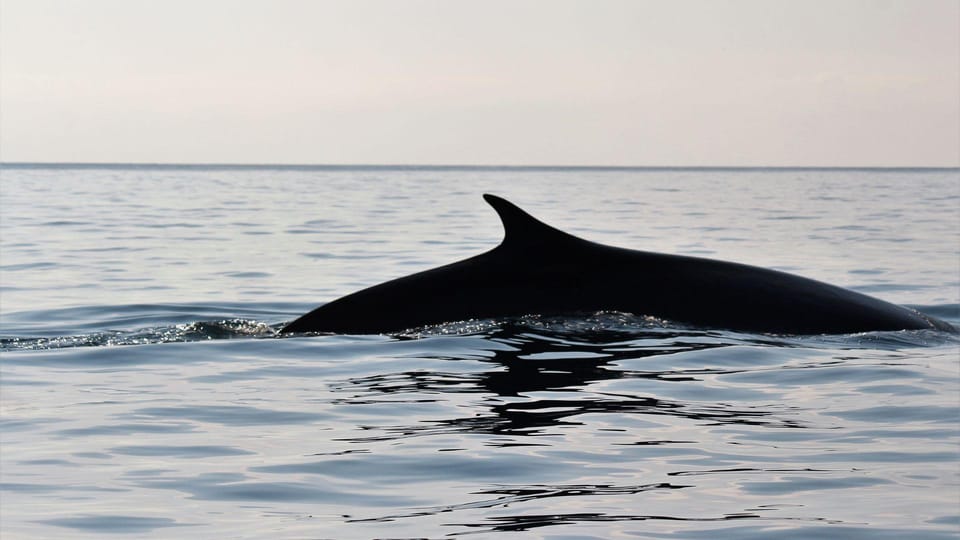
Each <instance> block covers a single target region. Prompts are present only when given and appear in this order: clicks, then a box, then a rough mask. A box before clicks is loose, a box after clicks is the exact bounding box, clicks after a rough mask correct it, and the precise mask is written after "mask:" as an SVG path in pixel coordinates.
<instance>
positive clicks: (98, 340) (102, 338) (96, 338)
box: [0, 319, 279, 351]
mask: <svg viewBox="0 0 960 540" xmlns="http://www.w3.org/2000/svg"><path fill="white" fill-rule="evenodd" d="M278 329H279V328H277V327H275V326H271V325H268V324H266V323H263V322H260V321H254V320H249V319H224V320H218V321H198V322H192V323H185V324H176V325H172V326H161V327H155V328H142V329H138V330H131V331H120V330H112V331H103V332H95V333H92V334H83V335H76V336H59V337H4V338H0V351H6V350H49V349H67V348H72V347H112V346H118V345H147V344H152V343H178V342H184V341H205V340H213V339H236V338H263V337H274V336H276V335H277V330H278Z"/></svg>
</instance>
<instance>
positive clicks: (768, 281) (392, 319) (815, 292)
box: [280, 194, 957, 335]
mask: <svg viewBox="0 0 960 540" xmlns="http://www.w3.org/2000/svg"><path fill="white" fill-rule="evenodd" d="M483 198H484V199H485V200H486V202H487V203H489V204H490V206H492V207H493V209H494V210H495V211H496V212H497V214H498V215H499V217H500V220H501V222H502V224H503V230H504V236H503V240H502V241H501V243H500V244H499V245H498V246H496V247H495V248H493V249H491V250H489V251H487V252H485V253H481V254H479V255H476V256H473V257H470V258H467V259H464V260H461V261H458V262H454V263H451V264H447V265H445V266H440V267H438V268H433V269H430V270H426V271H423V272H418V273H415V274H411V275H408V276H405V277H400V278H398V279H394V280H391V281H387V282H385V283H381V284H379V285H375V286H372V287H369V288H367V289H363V290H360V291H357V292H354V293H352V294H349V295H347V296H344V297H342V298H339V299H336V300H333V301H331V302H329V303H326V304H324V305H322V306H320V307H318V308H316V309H314V310H313V311H310V312H309V313H306V314H305V315H303V316H301V317H299V318H297V319H295V320H293V321H292V322H290V323H289V324H287V325H286V326H284V327H283V328H281V330H280V334H292V333H308V332H316V333H334V334H391V333H400V332H403V331H405V330H411V329H415V328H422V327H426V326H432V325H438V324H443V323H452V322H458V321H466V320H475V319H499V318H511V317H523V316H528V315H544V316H582V315H588V314H595V313H598V312H622V313H629V314H633V315H636V316H642V317H654V318H656V319H660V320H664V321H669V322H671V323H677V324H682V325H687V326H692V327H698V328H705V329H722V330H732V331H739V332H751V333H761V334H776V335H814V334H850V333H860V332H872V331H894V330H921V329H931V330H943V331H950V332H956V330H957V329H956V328H954V327H953V326H952V325H950V324H949V323H946V322H944V321H941V320H939V319H936V318H933V317H930V316H928V315H925V314H923V313H920V312H918V311H916V310H913V309H910V308H907V307H904V306H899V305H895V304H892V303H889V302H885V301H883V300H879V299H877V298H874V297H871V296H867V295H865V294H861V293H858V292H855V291H851V290H848V289H844V288H841V287H838V286H834V285H831V284H828V283H823V282H820V281H816V280H813V279H808V278H805V277H801V276H797V275H793V274H789V273H786V272H781V271H777V270H770V269H766V268H762V267H757V266H750V265H746V264H740V263H735V262H727V261H721V260H714V259H707V258H701V257H692V256H686V255H671V254H664V253H656V252H647V251H639V250H633V249H626V248H622V247H614V246H609V245H604V244H599V243H596V242H592V241H589V240H585V239H583V238H579V237H577V236H574V235H572V234H568V233H566V232H563V231H561V230H559V229H556V228H554V227H551V226H550V225H547V224H546V223H543V222H542V221H540V220H538V219H536V218H535V217H533V216H531V215H530V214H528V213H527V212H525V211H524V210H522V209H521V208H519V207H518V206H516V205H514V204H513V203H511V202H509V201H507V200H506V199H503V198H501V197H498V196H496V195H491V194H484V195H483Z"/></svg>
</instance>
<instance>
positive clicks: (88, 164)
mask: <svg viewBox="0 0 960 540" xmlns="http://www.w3.org/2000/svg"><path fill="white" fill-rule="evenodd" d="M0 167H12V168H17V167H24V168H43V167H59V168H98V167H102V168H148V167H152V168H208V169H213V168H234V169H240V168H248V169H258V168H259V169H271V168H278V169H282V168H288V169H334V170H335V169H344V170H346V169H384V170H386V169H406V170H418V169H422V170H471V169H472V170H482V169H489V170H525V169H526V170H611V171H615V170H744V169H757V170H777V169H782V170H890V171H895V170H945V171H946V170H960V166H956V165H953V166H951V165H509V164H500V165H469V164H427V163H425V164H409V163H407V164H402V163H393V164H377V163H218V162H211V163H201V162H193V163H175V162H147V161H144V162H135V161H134V162H127V161H117V162H110V161H0Z"/></svg>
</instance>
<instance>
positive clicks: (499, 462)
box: [0, 165, 960, 540]
mask: <svg viewBox="0 0 960 540" xmlns="http://www.w3.org/2000/svg"><path fill="white" fill-rule="evenodd" d="M484 192H490V193H495V194H499V195H501V196H504V197H506V198H508V199H510V200H512V201H513V202H515V203H517V204H519V205H520V206H521V207H523V208H525V209H527V210H529V211H530V212H531V213H532V214H534V215H535V216H537V217H539V218H541V219H543V220H544V221H546V222H547V223H550V224H552V225H554V226H557V227H558V228H560V229H563V230H566V231H569V232H571V233H574V234H577V235H579V236H583V237H586V238H588V239H591V240H596V241H599V242H603V243H608V244H614V245H619V246H623V247H628V248H635V249H644V250H650V251H662V252H669V253H683V254H693V255H699V256H708V257H714V258H720V259H726V260H735V261H739V262H745V263H750V264H756V265H759V266H765V267H770V268H777V269H782V270H786V271H790V272H793V273H798V274H801V275H805V276H808V277H812V278H816V279H820V280H823V281H827V282H830V283H835V284H838V285H842V286H846V287H849V288H852V289H854V290H857V291H861V292H865V293H867V294H871V295H874V296H878V297H880V298H882V299H885V300H889V301H892V302H895V303H900V304H907V305H910V306H914V307H918V308H919V309H921V310H923V311H926V312H928V313H930V314H932V315H935V316H937V317H940V318H942V319H946V320H948V321H950V322H952V323H953V324H955V325H956V324H960V172H958V171H957V170H802V169H790V170H775V169H747V170H737V169H726V170H725V169H713V170H684V169H554V168H535V169H513V168H416V167H407V168H390V167H214V166H210V167H206V166H184V167H180V166H14V165H4V166H3V168H2V170H0V242H2V244H0V286H2V289H0V348H2V353H0V400H2V407H3V408H2V419H0V420H2V424H0V425H2V428H0V490H2V491H0V536H2V537H3V538H4V539H5V540H6V539H8V538H9V539H15V538H16V539H19V538H103V537H104V536H108V535H112V536H123V537H131V538H139V537H144V538H338V539H349V538H413V537H428V538H439V537H448V536H460V535H464V536H467V535H473V536H476V537H480V538H486V537H497V538H501V537H502V538H513V537H515V538H614V537H630V538H650V539H653V538H657V539H659V538H680V539H700V538H703V539H707V538H748V539H753V538H757V539H759V538H764V539H767V538H773V539H798V538H871V539H873V538H896V539H898V540H899V539H903V538H912V539H940V538H957V537H958V536H960V338H958V337H957V336H955V335H950V334H945V333H940V332H933V331H920V332H918V331H914V332H883V333H870V334H859V335H844V336H808V337H777V336H767V335H753V334H741V333H733V332H724V331H715V330H697V329H690V328H683V327H679V326H672V325H670V324H667V323H662V322H651V321H647V320H645V319H643V318H641V317H631V316H628V315H625V314H597V315H596V316H594V317H588V318H583V319H551V318H544V317H529V318H526V319H521V320H504V321H471V322H464V323H457V324H450V325H446V326H441V327H436V328H428V329H414V330H411V331H410V332H408V333H406V334H404V335H398V336H312V337H303V336H300V337H290V338H282V339H281V338H276V337H275V336H274V333H275V330H276V329H277V328H279V327H280V326H282V324H283V323H284V322H286V321H289V320H292V319H293V318H295V317H296V316H298V315H300V314H302V313H303V312H305V311H308V310H309V309H312V308H314V307H316V306H317V305H320V304H322V303H324V302H327V301H330V300H332V299H335V298H337V297H339V296H341V295H343V294H346V293H349V292H352V291H354V290H356V289H358V288H361V287H364V286H368V285H373V284H376V283H379V282H381V281H384V280H386V279H390V278H393V277H397V276H401V275H406V274H409V273H412V272H415V271H418V270H423V269H427V268H430V267H433V266H437V265H440V264H444V263H447V262H452V261H454V260H457V259H460V258H464V257H467V256H470V255H474V254H477V253H480V252H482V251H485V250H487V249H489V248H492V247H493V246H495V245H496V244H497V243H498V242H499V239H500V236H501V230H500V224H499V220H498V219H497V217H496V215H495V214H494V212H493V211H492V210H491V209H490V208H489V207H488V206H487V205H486V204H485V203H484V202H483V200H482V199H481V197H480V195H481V193H484ZM637 279H638V280H642V279H643V276H642V275H641V276H637ZM638 315H639V314H638Z"/></svg>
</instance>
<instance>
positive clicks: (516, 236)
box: [483, 193, 582, 249]
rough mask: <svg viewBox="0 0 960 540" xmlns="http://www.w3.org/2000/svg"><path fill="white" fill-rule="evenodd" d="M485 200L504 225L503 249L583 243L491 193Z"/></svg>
mask: <svg viewBox="0 0 960 540" xmlns="http://www.w3.org/2000/svg"><path fill="white" fill-rule="evenodd" d="M483 199H484V200H485V201H487V202H488V203H489V204H490V206H492V207H493V209H494V210H496V211H497V214H498V215H499V216H500V221H501V222H502V223H503V233H504V235H503V242H501V243H500V245H501V246H503V247H508V248H523V249H529V248H535V247H543V246H555V245H556V244H558V243H563V242H569V241H582V240H581V239H579V238H577V237H576V236H573V235H572V234H567V233H565V232H563V231H561V230H559V229H555V228H553V227H551V226H550V225H547V224H546V223H544V222H542V221H540V220H539V219H537V218H535V217H533V216H531V215H530V214H528V213H526V212H525V211H523V210H522V209H520V207H519V206H517V205H515V204H513V203H512V202H510V201H508V200H506V199H503V198H501V197H497V196H496V195H491V194H489V193H484V194H483Z"/></svg>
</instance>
